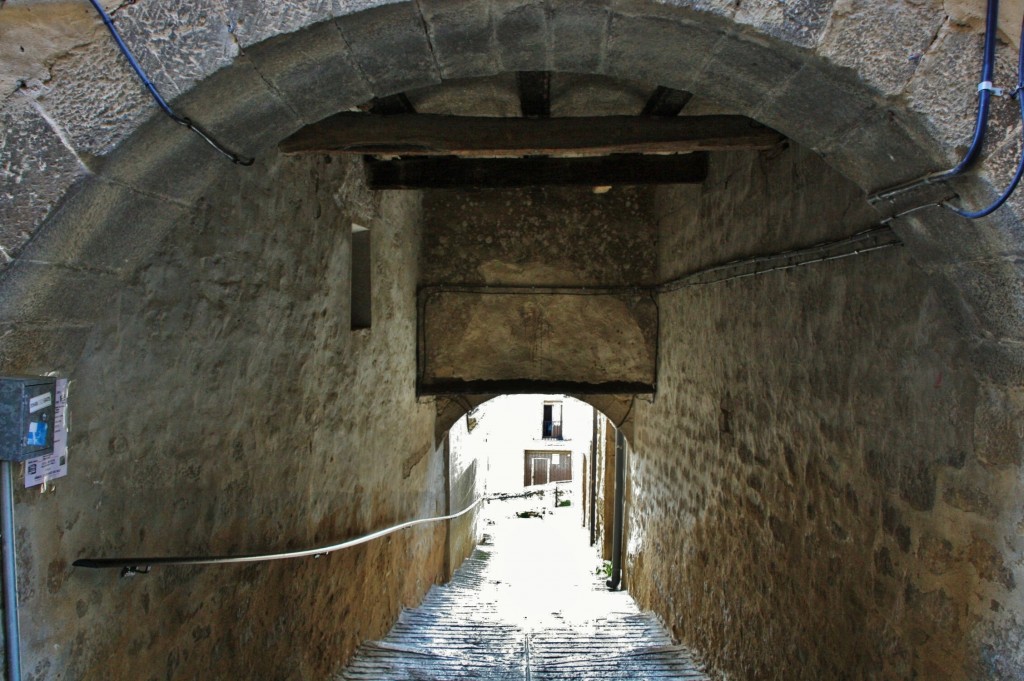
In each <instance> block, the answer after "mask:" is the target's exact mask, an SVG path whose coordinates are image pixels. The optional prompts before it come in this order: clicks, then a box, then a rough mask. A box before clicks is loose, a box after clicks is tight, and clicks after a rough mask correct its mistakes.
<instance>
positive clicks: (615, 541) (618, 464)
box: [607, 430, 626, 591]
mask: <svg viewBox="0 0 1024 681" xmlns="http://www.w3.org/2000/svg"><path fill="white" fill-rule="evenodd" d="M625 486H626V436H625V435H623V434H622V431H621V430H616V431H615V519H614V520H613V521H612V525H613V527H612V576H611V579H609V580H608V581H607V584H608V588H609V589H610V590H612V591H618V590H619V585H620V584H621V583H622V526H623V524H624V522H625V518H624V511H625V503H626V490H625V489H624V488H625Z"/></svg>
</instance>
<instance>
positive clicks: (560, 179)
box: [366, 152, 708, 189]
mask: <svg viewBox="0 0 1024 681" xmlns="http://www.w3.org/2000/svg"><path fill="white" fill-rule="evenodd" d="M366 168H367V173H366V175H367V182H368V183H369V186H370V189H460V188H461V189H487V188H511V187H535V186H543V185H563V186H565V185H575V186H592V187H596V186H607V185H641V184H696V183H700V182H703V181H704V180H705V179H706V178H707V174H708V155H707V153H704V152H697V153H694V154H668V155H643V154H614V155H611V156H597V157H594V156H587V157H580V158H551V157H547V156H528V157H525V158H514V159H513V158H489V159H483V158H456V157H451V156H449V157H432V158H402V159H397V160H394V161H381V160H376V159H373V158H372V157H367V159H366Z"/></svg>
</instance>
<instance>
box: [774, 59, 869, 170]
mask: <svg viewBox="0 0 1024 681" xmlns="http://www.w3.org/2000/svg"><path fill="white" fill-rule="evenodd" d="M877 106H878V104H877V102H876V100H875V98H874V97H873V96H872V95H871V93H870V92H868V91H867V89H866V88H865V87H864V86H863V85H862V84H860V83H856V82H853V81H851V80H850V79H849V77H848V76H844V75H842V74H840V73H839V72H838V70H837V69H833V68H830V67H828V66H826V65H824V64H815V63H805V64H804V65H803V66H802V67H801V68H800V69H799V70H798V71H797V72H796V73H795V74H794V75H793V76H792V77H791V78H788V79H787V80H785V82H783V83H782V84H781V86H780V87H778V88H772V89H771V91H770V93H769V95H768V96H767V97H766V98H765V99H764V101H763V103H762V104H761V106H760V107H759V108H758V110H757V111H756V112H755V113H754V117H755V118H756V119H757V120H758V121H760V122H762V123H764V124H765V125H767V126H769V127H772V128H774V129H776V130H778V131H779V132H781V133H783V134H785V135H786V136H787V137H790V138H792V139H793V140H795V141H797V142H798V143H800V144H802V145H803V146H805V147H807V148H809V149H815V150H817V149H820V148H821V147H823V146H827V145H829V144H834V143H835V140H837V139H838V138H839V137H840V136H841V135H842V134H844V133H846V132H848V131H849V130H851V129H852V128H854V127H856V126H858V125H860V124H861V122H862V121H863V120H864V119H865V118H867V117H868V116H869V114H870V112H872V110H873V109H875V108H876V107H877Z"/></svg>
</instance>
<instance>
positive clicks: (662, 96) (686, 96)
mask: <svg viewBox="0 0 1024 681" xmlns="http://www.w3.org/2000/svg"><path fill="white" fill-rule="evenodd" d="M691 97H693V93H692V92H687V91H686V90H674V89H672V88H670V87H664V86H662V85H659V86H658V88H657V89H656V90H655V91H654V94H652V95H651V98H650V99H648V100H647V104H646V105H645V106H644V110H643V112H641V114H640V115H641V116H678V115H679V112H680V111H682V110H683V107H684V106H686V105H687V103H689V101H690V98H691Z"/></svg>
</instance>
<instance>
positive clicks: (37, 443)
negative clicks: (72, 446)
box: [0, 376, 57, 461]
mask: <svg viewBox="0 0 1024 681" xmlns="http://www.w3.org/2000/svg"><path fill="white" fill-rule="evenodd" d="M56 405H57V379H56V378H48V377H45V376H38V377H37V376H31V377H30V376H0V461H25V460H26V459H32V458H34V457H37V456H42V455H44V454H50V453H51V452H53V428H54V408H55V407H56Z"/></svg>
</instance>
